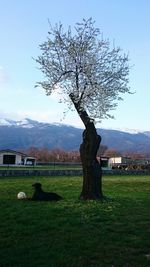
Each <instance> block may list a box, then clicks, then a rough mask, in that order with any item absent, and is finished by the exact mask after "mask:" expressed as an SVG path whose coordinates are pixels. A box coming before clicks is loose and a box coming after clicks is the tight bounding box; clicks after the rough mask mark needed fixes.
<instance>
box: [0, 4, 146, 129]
mask: <svg viewBox="0 0 150 267" xmlns="http://www.w3.org/2000/svg"><path fill="white" fill-rule="evenodd" d="M79 7H80V8H79ZM149 10H150V2H149V1H148V0H143V1H136V0H133V1H130V0H126V1H120V0H114V1H110V0H106V1H103V0H95V1H91V0H82V1H80V0H76V1H72V2H71V3H70V1H69V0H62V1H60V0H55V1H49V0H43V1H42V2H40V1H36V0H27V1H25V2H22V1H19V0H14V1H11V0H5V1H1V3H0V12H1V16H0V25H1V26H0V27H1V44H0V47H1V49H0V99H1V106H0V117H1V118H10V119H12V120H21V119H23V118H26V117H27V118H28V117H29V118H30V119H32V120H37V119H38V120H39V121H41V122H45V123H53V122H54V121H55V122H56V123H63V124H68V125H71V126H74V127H78V128H79V127H80V128H83V127H84V125H83V124H82V121H81V120H80V118H79V116H78V114H77V112H76V111H74V112H72V111H71V110H68V111H67V106H66V105H65V104H64V103H62V104H60V103H59V98H58V95H57V94H56V93H55V94H52V95H51V96H46V94H45V91H44V90H42V89H41V88H35V84H36V83H37V82H38V81H40V80H42V79H43V76H42V73H41V72H40V71H39V70H38V66H37V65H36V63H35V61H34V60H33V58H37V56H39V55H40V53H41V51H40V49H39V45H40V44H41V43H43V42H44V41H46V39H47V35H48V31H49V24H48V19H49V20H50V22H51V23H52V25H55V23H57V22H59V21H61V22H62V24H63V25H64V28H65V29H66V28H68V26H69V25H70V26H71V27H72V28H73V27H74V25H75V23H77V22H80V21H81V20H82V19H83V18H85V19H86V18H89V17H92V18H93V20H94V21H95V26H96V27H98V28H100V30H101V32H102V33H103V36H104V38H108V39H109V40H110V43H111V44H112V43H114V42H115V45H116V46H119V47H120V48H121V49H122V52H123V53H125V54H128V53H129V59H130V65H131V66H133V67H132V68H131V69H130V75H129V86H130V88H131V91H132V92H136V93H135V94H133V95H129V94H124V95H122V97H123V101H120V102H118V106H117V108H116V109H115V110H112V112H111V113H110V114H111V115H114V117H115V119H105V120H102V122H100V123H97V124H96V128H105V129H108V128H111V129H116V128H120V129H123V128H124V129H125V128H128V129H138V130H139V131H150V124H149V114H150V107H149V99H150V90H149V85H150V75H149V68H150V53H149V47H150V34H149V25H150V16H149ZM64 115H66V116H64Z"/></svg>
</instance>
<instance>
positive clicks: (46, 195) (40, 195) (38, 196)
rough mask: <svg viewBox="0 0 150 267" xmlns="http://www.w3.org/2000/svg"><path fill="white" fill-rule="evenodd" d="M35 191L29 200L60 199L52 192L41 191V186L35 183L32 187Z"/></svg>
mask: <svg viewBox="0 0 150 267" xmlns="http://www.w3.org/2000/svg"><path fill="white" fill-rule="evenodd" d="M32 186H33V187H34V189H35V191H34V193H33V196H32V198H31V200H39V201H58V200H61V199H62V197H61V196H59V195H58V194H56V193H52V192H44V191H43V190H42V185H41V184H40V183H35V184H33V185H32Z"/></svg>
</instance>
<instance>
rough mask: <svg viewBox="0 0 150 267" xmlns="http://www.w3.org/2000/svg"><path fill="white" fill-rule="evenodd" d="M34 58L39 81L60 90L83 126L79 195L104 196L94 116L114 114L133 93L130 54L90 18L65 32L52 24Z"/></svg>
mask: <svg viewBox="0 0 150 267" xmlns="http://www.w3.org/2000/svg"><path fill="white" fill-rule="evenodd" d="M40 49H41V55H40V56H39V57H38V58H37V59H36V62H37V63H38V64H39V65H40V69H41V71H42V72H43V74H44V77H45V80H44V81H42V82H39V83H37V86H38V85H39V86H42V87H43V88H44V89H45V90H46V94H47V95H51V93H52V92H53V91H55V90H56V91H57V90H58V91H59V92H60V91H61V92H62V94H63V96H64V102H67V103H68V105H69V107H71V106H72V105H73V106H74V107H75V109H76V111H77V113H78V115H79V117H80V118H81V120H82V122H83V124H84V126H85V130H84V132H83V143H82V144H81V146H80V156H81V161H82V166H83V187H82V192H81V195H80V198H81V199H84V200H86V199H102V198H103V193H102V182H101V177H102V172H101V166H100V164H99V162H98V161H97V158H96V155H97V151H98V148H99V145H100V142H101V137H100V136H99V135H98V134H97V132H96V128H95V124H94V120H95V121H101V120H102V119H104V118H109V117H112V116H111V115H110V111H111V110H112V109H114V108H115V107H116V106H117V102H118V100H121V99H122V98H121V97H120V94H124V93H129V92H130V90H129V87H128V74H129V65H128V56H127V55H125V54H123V55H122V54H121V49H120V48H118V47H114V46H112V47H111V45H110V42H109V40H108V39H107V40H105V39H104V38H103V35H102V34H101V33H100V30H99V29H98V28H95V27H94V22H93V20H92V19H91V18H90V19H88V20H84V19H83V21H82V22H81V23H77V24H76V25H75V28H74V30H73V32H72V29H71V27H69V28H68V30H67V31H64V30H63V26H62V24H56V25H55V26H54V27H52V26H51V25H50V30H49V32H48V38H47V40H46V41H45V42H44V43H43V44H41V45H40Z"/></svg>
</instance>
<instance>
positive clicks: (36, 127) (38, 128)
mask: <svg viewBox="0 0 150 267" xmlns="http://www.w3.org/2000/svg"><path fill="white" fill-rule="evenodd" d="M82 132H83V129H79V128H76V127H73V126H69V125H64V124H59V123H53V124H50V123H43V122H39V121H35V120H31V119H28V118H25V119H23V120H20V121H14V120H10V119H0V149H6V148H7V149H26V148H29V147H39V148H42V147H46V148H48V149H54V148H60V149H65V150H78V149H79V146H80V144H81V143H82ZM97 132H98V133H99V134H100V135H101V137H102V144H103V145H106V146H107V147H108V148H110V149H115V150H117V151H120V152H123V151H135V152H140V153H141V152H142V153H150V131H145V132H141V131H137V130H129V129H123V130H112V129H97Z"/></svg>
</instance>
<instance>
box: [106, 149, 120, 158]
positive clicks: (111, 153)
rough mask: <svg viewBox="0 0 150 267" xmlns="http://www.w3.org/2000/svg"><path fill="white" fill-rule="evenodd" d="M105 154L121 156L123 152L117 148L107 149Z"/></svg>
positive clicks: (107, 155)
mask: <svg viewBox="0 0 150 267" xmlns="http://www.w3.org/2000/svg"><path fill="white" fill-rule="evenodd" d="M105 156H106V157H110V158H111V157H120V156H121V153H120V152H119V151H117V150H115V149H107V150H106V151H105Z"/></svg>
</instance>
